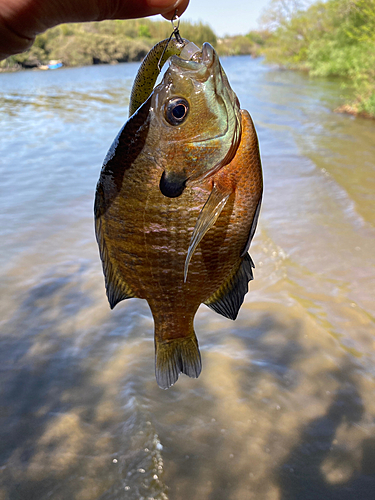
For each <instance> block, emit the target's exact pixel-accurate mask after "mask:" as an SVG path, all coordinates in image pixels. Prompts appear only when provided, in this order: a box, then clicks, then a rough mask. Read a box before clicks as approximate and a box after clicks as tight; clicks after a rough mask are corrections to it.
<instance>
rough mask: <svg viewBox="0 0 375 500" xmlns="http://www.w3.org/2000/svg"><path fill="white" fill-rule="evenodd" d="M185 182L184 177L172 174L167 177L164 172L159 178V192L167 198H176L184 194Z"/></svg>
mask: <svg viewBox="0 0 375 500" xmlns="http://www.w3.org/2000/svg"><path fill="white" fill-rule="evenodd" d="M186 181H187V179H186V177H182V176H181V175H179V174H176V173H173V172H171V173H170V174H169V175H168V174H167V173H166V172H165V170H164V172H163V174H162V176H161V178H160V184H159V187H160V191H161V193H162V194H163V195H164V196H166V197H167V198H177V197H178V196H180V195H181V194H182V193H183V192H184V189H185V187H186Z"/></svg>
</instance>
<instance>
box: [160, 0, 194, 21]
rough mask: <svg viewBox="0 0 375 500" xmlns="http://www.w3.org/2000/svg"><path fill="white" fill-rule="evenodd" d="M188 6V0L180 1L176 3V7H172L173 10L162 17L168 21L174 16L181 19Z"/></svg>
mask: <svg viewBox="0 0 375 500" xmlns="http://www.w3.org/2000/svg"><path fill="white" fill-rule="evenodd" d="M188 5H189V0H181V1H180V2H178V3H177V5H175V6H174V8H173V9H171V10H169V11H168V12H165V13H162V16H163V17H165V19H168V20H170V19H173V16H174V15H175V14H176V15H177V16H178V17H181V14H183V13H184V12H185V10H186V9H187V6H188ZM176 11H177V12H176Z"/></svg>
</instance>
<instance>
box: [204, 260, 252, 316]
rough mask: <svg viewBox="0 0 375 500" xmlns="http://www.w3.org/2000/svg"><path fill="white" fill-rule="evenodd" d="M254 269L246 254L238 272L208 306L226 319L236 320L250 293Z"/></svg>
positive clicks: (208, 302)
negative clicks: (249, 288)
mask: <svg viewBox="0 0 375 500" xmlns="http://www.w3.org/2000/svg"><path fill="white" fill-rule="evenodd" d="M252 267H255V266H254V263H253V261H252V259H251V257H250V255H249V254H248V253H246V254H245V256H244V258H243V260H242V262H241V265H240V267H239V269H238V271H237V272H236V273H234V274H233V276H231V277H230V278H229V280H228V281H226V282H225V283H224V284H223V285H222V286H221V287H220V288H219V289H218V290H217V291H216V292H215V293H214V294H213V295H212V296H211V297H210V298H209V299H208V300H207V301H206V302H205V304H206V306H208V307H210V308H211V309H213V310H214V311H215V312H217V313H218V314H221V315H222V316H225V317H226V318H229V319H233V320H234V319H236V318H237V315H238V311H239V310H240V307H241V305H242V303H243V301H244V297H245V295H246V293H247V291H248V283H249V281H251V280H252V279H254V277H253V270H252Z"/></svg>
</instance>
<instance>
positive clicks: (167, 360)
mask: <svg viewBox="0 0 375 500" xmlns="http://www.w3.org/2000/svg"><path fill="white" fill-rule="evenodd" d="M155 351H156V352H155V375H156V381H157V383H158V385H159V387H160V388H161V389H168V388H169V387H171V386H172V385H173V384H174V383H175V382H177V379H178V377H179V375H180V373H185V375H187V376H188V377H192V378H198V377H199V374H200V372H201V370H202V362H201V355H200V352H199V347H198V340H197V337H196V336H195V333H194V332H193V334H192V335H191V336H189V337H182V338H178V339H173V340H167V341H164V342H160V341H158V339H156V340H155Z"/></svg>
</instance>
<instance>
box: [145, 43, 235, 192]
mask: <svg viewBox="0 0 375 500" xmlns="http://www.w3.org/2000/svg"><path fill="white" fill-rule="evenodd" d="M149 123H150V129H149V133H150V134H151V135H152V136H153V138H154V141H153V143H154V144H155V148H154V151H153V156H154V159H155V162H156V163H157V165H158V166H159V167H161V168H162V170H163V174H162V176H161V179H160V190H161V192H162V193H163V194H164V195H165V196H168V197H177V196H179V195H180V194H182V192H183V190H184V189H185V187H186V186H193V185H194V184H196V183H199V182H200V181H202V180H203V179H204V178H206V177H208V176H210V175H212V174H214V173H215V172H217V170H219V169H220V168H221V167H222V166H223V165H226V164H227V163H229V162H230V161H231V160H232V158H233V156H234V155H235V153H236V150H237V148H238V145H239V142H240V138H241V118H240V104H239V101H238V99H237V96H236V94H235V93H234V92H233V90H232V88H231V87H230V85H229V82H228V78H227V76H226V75H225V72H224V70H223V68H222V66H221V64H220V61H219V57H218V55H217V54H216V52H215V50H214V48H213V47H212V46H211V45H210V44H209V43H204V44H203V47H202V50H201V51H199V52H196V53H195V54H194V55H193V56H192V58H191V59H190V60H185V59H183V58H181V57H178V56H172V57H171V58H170V60H169V68H168V69H167V71H166V72H165V74H164V77H163V80H162V82H161V83H160V84H159V85H158V86H156V87H155V89H154V91H153V94H152V96H151V106H150V122H149Z"/></svg>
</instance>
